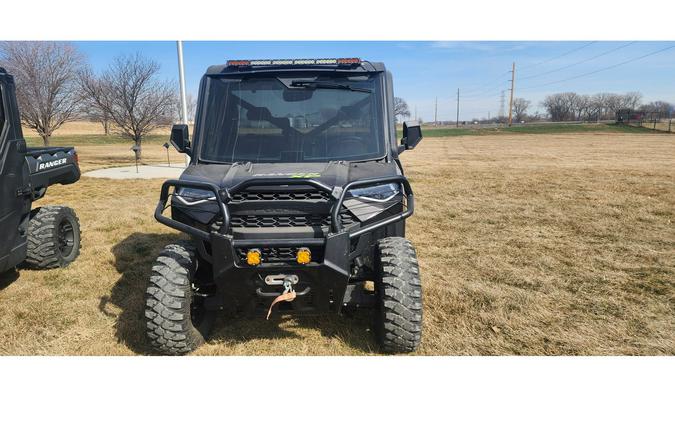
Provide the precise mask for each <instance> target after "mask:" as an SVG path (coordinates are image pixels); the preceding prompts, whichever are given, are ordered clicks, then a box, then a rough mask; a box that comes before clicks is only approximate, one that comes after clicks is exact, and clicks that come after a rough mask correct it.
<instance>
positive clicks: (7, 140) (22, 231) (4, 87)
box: [0, 74, 30, 272]
mask: <svg viewBox="0 0 675 422" xmlns="http://www.w3.org/2000/svg"><path fill="white" fill-rule="evenodd" d="M13 96H14V85H13V84H12V83H11V81H9V80H8V78H7V77H6V76H5V77H3V75H1V74H0V99H1V100H2V101H0V108H1V109H2V110H0V121H1V122H2V123H0V272H2V271H5V270H7V269H9V268H12V267H14V266H15V265H17V264H18V263H20V262H21V261H23V259H24V258H25V254H26V230H27V228H28V227H27V218H26V217H27V216H28V213H29V212H30V197H29V196H19V195H17V192H18V191H19V190H21V189H22V188H25V187H26V186H27V185H28V181H29V174H28V168H27V165H26V159H25V156H24V154H23V153H22V152H21V150H23V149H25V141H24V140H23V139H22V138H21V137H19V138H18V139H17V136H16V133H17V131H16V128H14V126H15V125H17V124H18V122H19V118H18V117H19V116H18V115H17V113H18V111H17V110H16V106H15V104H16V103H15V102H14V101H13ZM18 133H21V132H18Z"/></svg>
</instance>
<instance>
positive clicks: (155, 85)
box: [100, 54, 176, 159]
mask: <svg viewBox="0 0 675 422" xmlns="http://www.w3.org/2000/svg"><path fill="white" fill-rule="evenodd" d="M159 68H160V67H159V64H158V63H157V62H155V61H153V60H150V59H147V58H145V57H144V56H142V55H141V54H136V55H132V56H119V57H116V58H115V59H114V60H113V62H112V64H111V65H110V67H109V68H108V70H106V71H105V72H104V73H103V75H102V76H101V78H100V86H101V90H102V95H103V97H104V101H102V102H101V104H102V106H103V109H104V110H105V111H106V112H107V113H108V115H109V116H110V118H111V119H112V120H113V122H115V125H116V130H117V131H118V132H119V133H120V134H121V135H122V136H124V137H127V138H129V139H131V140H132V141H134V144H135V146H136V147H137V149H136V158H138V159H140V158H141V143H142V141H143V138H144V137H145V136H146V135H148V133H150V132H151V131H152V130H153V129H155V128H157V127H159V126H162V125H165V124H169V123H170V122H171V120H172V111H173V110H174V107H175V104H176V94H175V91H174V89H173V85H172V84H171V83H169V82H168V81H162V80H159V79H158V73H159Z"/></svg>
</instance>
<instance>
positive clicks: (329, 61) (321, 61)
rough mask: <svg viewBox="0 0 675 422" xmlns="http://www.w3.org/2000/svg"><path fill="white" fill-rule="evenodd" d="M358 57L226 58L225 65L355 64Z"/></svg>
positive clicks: (358, 61)
mask: <svg viewBox="0 0 675 422" xmlns="http://www.w3.org/2000/svg"><path fill="white" fill-rule="evenodd" d="M360 63H361V59H358V58H340V59H279V60H228V61H227V66H229V67H240V66H303V65H338V66H344V65H356V64H360Z"/></svg>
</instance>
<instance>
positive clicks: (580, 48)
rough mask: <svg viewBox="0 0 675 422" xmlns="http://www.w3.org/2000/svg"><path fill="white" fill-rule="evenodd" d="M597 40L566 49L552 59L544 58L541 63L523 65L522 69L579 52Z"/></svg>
mask: <svg viewBox="0 0 675 422" xmlns="http://www.w3.org/2000/svg"><path fill="white" fill-rule="evenodd" d="M596 42H597V41H590V42H588V43H586V44H584V45H582V46H581V47H577V48H573V49H572V50H569V51H566V52H564V53H562V54H560V55H558V56H555V57H552V58H550V59H547V60H544V61H543V62H539V63H535V64H531V65H527V66H523V67H521V68H520V70H523V69H529V68H531V67H536V66H540V65H542V64H545V63H549V62H552V61H553V60H557V59H559V58H561V57H565V56H568V55H570V54H572V53H574V52H577V51H579V50H582V49H584V48H586V47H588V46H589V45H591V44H595V43H596Z"/></svg>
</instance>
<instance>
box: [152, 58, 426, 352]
mask: <svg viewBox="0 0 675 422" xmlns="http://www.w3.org/2000/svg"><path fill="white" fill-rule="evenodd" d="M393 99H394V95H393V89H392V77H391V74H390V73H389V72H387V71H386V69H385V67H384V65H383V64H382V63H371V62H368V61H361V60H359V59H304V60H250V61H249V60H236V61H229V62H228V63H227V64H226V65H219V66H212V67H210V68H209V69H208V71H207V73H206V75H204V77H203V78H202V81H201V85H200V90H199V102H198V107H197V116H196V122H195V133H194V138H193V140H192V142H190V141H189V140H188V128H187V126H186V125H175V126H174V127H173V129H172V133H171V142H172V144H173V145H174V146H175V147H176V149H177V150H179V151H181V152H185V153H187V154H188V155H189V156H190V157H191V163H190V165H189V166H188V167H187V169H186V170H185V171H184V172H183V174H182V176H181V177H180V179H179V180H168V181H166V182H165V183H164V185H163V186H162V191H161V196H160V200H159V203H158V204H157V209H156V212H155V217H156V218H157V220H159V221H160V222H162V223H164V224H166V225H167V226H170V227H173V228H175V229H178V230H180V231H183V232H185V233H187V234H189V235H190V237H191V240H190V241H185V242H178V243H175V244H171V245H168V246H167V247H166V248H165V249H164V251H163V252H162V253H161V255H160V256H159V258H157V261H156V263H155V265H154V266H153V268H152V271H153V273H152V276H151V279H150V283H149V286H148V288H147V295H146V308H145V317H146V323H147V335H148V337H149V338H150V341H151V343H152V345H153V347H154V348H155V349H156V350H157V351H158V352H160V353H166V354H181V353H186V352H189V351H192V350H194V349H195V348H196V347H197V346H199V345H200V344H201V343H202V342H203V341H204V336H206V335H207V333H208V331H209V329H210V327H211V323H212V321H213V318H214V313H215V312H216V311H225V312H227V313H230V314H232V313H235V312H237V313H239V312H241V313H256V312H262V314H263V315H264V314H265V313H267V317H268V318H269V316H270V313H271V312H272V306H275V305H277V304H278V306H277V307H278V311H279V312H296V313H327V312H335V313H340V312H343V311H346V310H347V311H348V310H351V309H354V308H357V307H375V308H376V312H375V315H376V321H375V331H376V333H377V336H378V340H379V342H380V343H381V345H382V347H383V350H384V351H386V352H410V351H413V350H415V348H416V347H417V346H418V345H419V342H420V336H421V330H422V286H421V283H420V275H419V269H418V264H417V258H416V255H415V249H414V247H413V245H412V244H411V243H410V241H408V240H407V239H405V237H404V236H405V221H404V220H405V219H406V218H407V217H409V216H410V215H412V213H413V193H412V190H411V187H410V183H409V182H408V180H407V179H406V178H405V177H404V175H403V168H402V167H401V163H400V161H399V155H400V154H401V153H402V152H403V151H405V150H408V149H412V148H414V147H415V146H416V145H417V144H418V143H419V142H420V140H421V139H422V134H421V131H420V127H419V125H417V124H406V125H404V126H403V139H402V141H401V142H398V141H397V139H396V128H395V119H394V111H393ZM168 207H170V208H171V218H169V217H168V216H166V215H164V214H163V212H164V211H165V209H166V208H168Z"/></svg>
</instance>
